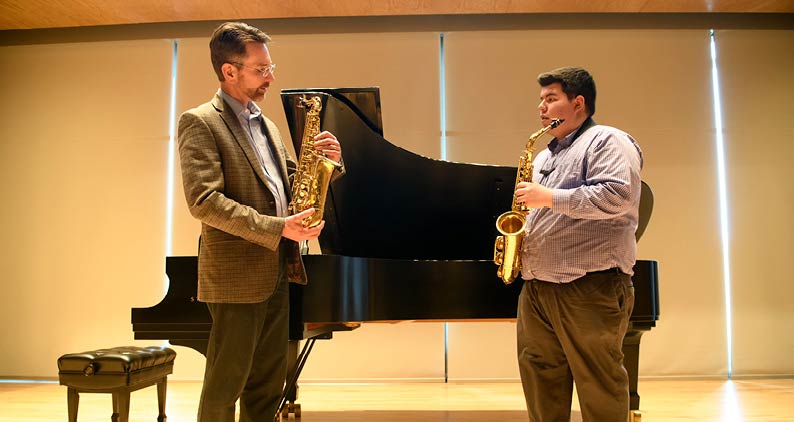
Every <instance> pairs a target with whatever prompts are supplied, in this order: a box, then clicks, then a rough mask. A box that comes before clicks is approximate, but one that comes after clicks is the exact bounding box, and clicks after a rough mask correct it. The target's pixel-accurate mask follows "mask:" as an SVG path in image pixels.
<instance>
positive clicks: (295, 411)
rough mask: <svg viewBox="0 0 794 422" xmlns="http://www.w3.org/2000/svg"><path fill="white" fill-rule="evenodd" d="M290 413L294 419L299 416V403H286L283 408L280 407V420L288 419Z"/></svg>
mask: <svg viewBox="0 0 794 422" xmlns="http://www.w3.org/2000/svg"><path fill="white" fill-rule="evenodd" d="M290 413H291V414H292V416H293V417H294V419H296V420H297V419H300V418H301V405H300V403H286V404H285V405H284V408H283V409H281V420H282V421H286V420H289V415H290Z"/></svg>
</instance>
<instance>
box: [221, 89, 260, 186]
mask: <svg viewBox="0 0 794 422" xmlns="http://www.w3.org/2000/svg"><path fill="white" fill-rule="evenodd" d="M212 105H213V106H214V107H215V109H216V110H218V114H219V115H220V116H221V119H222V120H223V122H224V123H225V124H226V127H228V128H229V131H231V132H232V135H234V140H235V141H236V142H237V144H238V145H240V148H241V149H242V150H243V152H244V153H245V157H246V158H247V159H248V162H249V163H250V164H251V167H253V169H254V172H255V173H256V175H257V176H258V177H259V180H261V181H262V184H264V185H265V186H267V178H266V177H265V170H264V169H263V168H262V164H261V163H260V162H259V158H257V156H256V151H254V147H252V146H251V143H250V142H248V136H247V135H246V134H245V132H243V128H242V126H240V121H239V120H237V116H235V115H234V112H232V109H231V108H229V107H226V104H225V103H224V102H223V97H221V95H220V94H215V98H213V99H212ZM268 192H270V191H269V190H268Z"/></svg>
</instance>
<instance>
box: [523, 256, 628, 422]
mask: <svg viewBox="0 0 794 422" xmlns="http://www.w3.org/2000/svg"><path fill="white" fill-rule="evenodd" d="M633 307H634V287H633V285H632V284H631V277H630V276H628V275H626V274H623V273H621V272H619V271H617V270H608V271H602V272H597V273H589V274H587V275H585V276H584V277H582V278H579V279H577V280H574V281H573V282H570V283H564V284H556V283H548V282H544V281H538V280H531V281H527V282H525V283H524V287H523V288H522V290H521V294H520V295H519V299H518V323H517V340H518V365H519V371H520V374H521V383H522V385H523V387H524V397H525V398H526V402H527V409H528V410H529V420H530V421H532V422H568V421H570V415H571V399H572V394H573V383H574V382H576V389H577V393H578V396H579V404H580V406H581V409H582V419H583V421H584V422H624V421H628V419H629V379H628V374H627V373H626V369H625V368H624V367H623V351H622V346H623V337H624V336H625V334H626V329H627V327H628V320H629V316H630V315H631V311H632V309H633Z"/></svg>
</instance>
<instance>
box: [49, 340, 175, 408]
mask: <svg viewBox="0 0 794 422" xmlns="http://www.w3.org/2000/svg"><path fill="white" fill-rule="evenodd" d="M175 358H176V352H175V351H173V350H171V349H169V348H167V347H157V346H151V347H135V346H126V347H114V348H111V349H99V350H92V351H90V352H83V353H70V354H66V355H63V356H61V357H60V358H58V379H59V380H60V384H61V385H65V386H67V387H68V390H67V392H66V394H67V396H66V398H67V403H68V406H69V422H77V406H78V404H79V402H80V395H79V394H80V393H111V394H113V415H112V416H111V417H110V420H111V421H113V422H128V420H129V413H130V393H131V392H133V391H135V390H139V389H141V388H145V387H149V386H151V385H153V384H155V383H156V384H157V405H158V407H159V410H160V413H159V415H158V416H157V421H158V422H164V421H165V418H166V416H165V389H166V378H167V377H168V374H170V373H172V372H173V370H174V359H175Z"/></svg>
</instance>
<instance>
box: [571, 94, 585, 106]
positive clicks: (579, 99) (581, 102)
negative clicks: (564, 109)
mask: <svg viewBox="0 0 794 422" xmlns="http://www.w3.org/2000/svg"><path fill="white" fill-rule="evenodd" d="M574 102H576V108H577V109H579V108H581V109H582V110H585V109H586V107H585V104H584V97H583V96H581V95H577V96H576V98H574Z"/></svg>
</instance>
